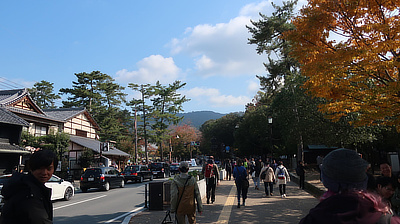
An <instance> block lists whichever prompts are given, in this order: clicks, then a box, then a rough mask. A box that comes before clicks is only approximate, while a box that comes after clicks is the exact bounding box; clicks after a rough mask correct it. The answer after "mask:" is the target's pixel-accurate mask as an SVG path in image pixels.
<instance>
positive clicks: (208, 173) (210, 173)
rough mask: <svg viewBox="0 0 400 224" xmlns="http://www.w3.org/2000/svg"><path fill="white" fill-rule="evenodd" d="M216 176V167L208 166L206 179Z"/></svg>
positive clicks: (205, 174)
mask: <svg viewBox="0 0 400 224" xmlns="http://www.w3.org/2000/svg"><path fill="white" fill-rule="evenodd" d="M212 176H214V165H213V164H207V166H206V170H205V173H204V177H205V178H210V177H212Z"/></svg>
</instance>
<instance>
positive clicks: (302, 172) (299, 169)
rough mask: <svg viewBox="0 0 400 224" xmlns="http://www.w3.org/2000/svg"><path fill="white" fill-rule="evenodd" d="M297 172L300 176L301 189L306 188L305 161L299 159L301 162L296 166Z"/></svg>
mask: <svg viewBox="0 0 400 224" xmlns="http://www.w3.org/2000/svg"><path fill="white" fill-rule="evenodd" d="M296 174H297V175H298V176H299V189H303V190H304V181H305V174H306V172H305V170H304V163H303V161H299V164H298V165H297V168H296Z"/></svg>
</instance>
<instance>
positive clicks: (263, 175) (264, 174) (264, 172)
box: [260, 170, 267, 180]
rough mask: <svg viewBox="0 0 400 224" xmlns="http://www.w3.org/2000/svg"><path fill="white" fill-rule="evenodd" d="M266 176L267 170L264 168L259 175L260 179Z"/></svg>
mask: <svg viewBox="0 0 400 224" xmlns="http://www.w3.org/2000/svg"><path fill="white" fill-rule="evenodd" d="M266 176H267V170H264V171H263V172H262V173H261V176H260V178H261V180H264V179H265V177H266Z"/></svg>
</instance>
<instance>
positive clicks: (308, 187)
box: [289, 172, 326, 198]
mask: <svg viewBox="0 0 400 224" xmlns="http://www.w3.org/2000/svg"><path fill="white" fill-rule="evenodd" d="M289 175H290V179H291V181H293V182H295V183H296V184H299V176H297V175H296V174H294V173H291V172H289ZM304 190H305V191H307V192H308V193H310V194H311V195H313V196H314V197H316V198H319V197H321V196H322V195H323V194H324V193H325V192H326V189H321V188H319V187H317V186H315V185H313V184H310V183H309V182H308V181H305V182H304Z"/></svg>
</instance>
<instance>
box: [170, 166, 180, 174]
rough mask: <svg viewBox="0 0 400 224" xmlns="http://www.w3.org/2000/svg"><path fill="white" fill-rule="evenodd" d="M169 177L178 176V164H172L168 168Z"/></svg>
mask: <svg viewBox="0 0 400 224" xmlns="http://www.w3.org/2000/svg"><path fill="white" fill-rule="evenodd" d="M169 170H170V171H171V175H175V174H179V163H172V164H171V166H170V167H169Z"/></svg>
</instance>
